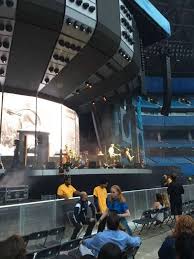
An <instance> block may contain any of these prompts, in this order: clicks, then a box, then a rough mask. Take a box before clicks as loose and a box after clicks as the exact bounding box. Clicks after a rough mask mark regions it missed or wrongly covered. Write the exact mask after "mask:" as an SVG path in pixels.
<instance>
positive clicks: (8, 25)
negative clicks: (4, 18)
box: [5, 23, 13, 32]
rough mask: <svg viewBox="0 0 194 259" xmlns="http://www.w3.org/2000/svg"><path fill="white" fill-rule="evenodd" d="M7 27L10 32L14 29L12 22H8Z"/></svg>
mask: <svg viewBox="0 0 194 259" xmlns="http://www.w3.org/2000/svg"><path fill="white" fill-rule="evenodd" d="M5 29H6V31H8V32H12V31H13V27H12V25H11V24H10V23H8V24H6V26H5Z"/></svg>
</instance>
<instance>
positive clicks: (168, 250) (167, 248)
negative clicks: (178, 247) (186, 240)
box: [158, 215, 194, 259]
mask: <svg viewBox="0 0 194 259" xmlns="http://www.w3.org/2000/svg"><path fill="white" fill-rule="evenodd" d="M182 234H188V235H193V234H194V220H193V218H192V217H191V216H188V215H185V216H180V218H179V220H178V221H177V222H176V225H175V229H174V231H173V232H172V235H170V236H168V237H167V238H166V239H165V241H164V242H163V244H162V246H161V248H160V249H159V251H158V255H159V258H160V259H176V251H175V241H176V240H177V239H179V237H181V235H182ZM181 259H182V258H181Z"/></svg>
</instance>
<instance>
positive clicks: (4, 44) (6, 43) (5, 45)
mask: <svg viewBox="0 0 194 259" xmlns="http://www.w3.org/2000/svg"><path fill="white" fill-rule="evenodd" d="M3 47H4V48H5V49H8V48H9V41H7V40H5V41H3Z"/></svg>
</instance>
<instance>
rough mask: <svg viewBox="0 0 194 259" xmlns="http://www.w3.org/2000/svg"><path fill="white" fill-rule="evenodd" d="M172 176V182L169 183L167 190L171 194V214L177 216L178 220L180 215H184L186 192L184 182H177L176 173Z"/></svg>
mask: <svg viewBox="0 0 194 259" xmlns="http://www.w3.org/2000/svg"><path fill="white" fill-rule="evenodd" d="M170 178H171V180H172V182H171V183H170V184H169V186H168V189H167V192H168V195H169V196H170V207H171V214H172V215H174V216H175V219H176V221H177V220H178V219H179V216H180V215H182V194H184V188H183V186H182V184H180V183H178V182H177V176H176V174H172V176H171V177H170Z"/></svg>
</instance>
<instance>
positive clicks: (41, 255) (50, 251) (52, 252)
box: [33, 245, 61, 259]
mask: <svg viewBox="0 0 194 259" xmlns="http://www.w3.org/2000/svg"><path fill="white" fill-rule="evenodd" d="M60 248H61V246H60V245H57V246H53V247H48V248H46V249H44V250H41V251H39V252H37V253H35V255H34V258H33V259H56V258H58V255H59V252H60Z"/></svg>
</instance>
